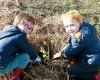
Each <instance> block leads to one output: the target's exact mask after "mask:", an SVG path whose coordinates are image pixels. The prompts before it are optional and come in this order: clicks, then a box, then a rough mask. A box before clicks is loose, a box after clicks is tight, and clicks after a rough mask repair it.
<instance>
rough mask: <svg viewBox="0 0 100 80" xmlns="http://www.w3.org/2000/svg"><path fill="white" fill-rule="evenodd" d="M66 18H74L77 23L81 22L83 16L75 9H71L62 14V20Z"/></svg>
mask: <svg viewBox="0 0 100 80" xmlns="http://www.w3.org/2000/svg"><path fill="white" fill-rule="evenodd" d="M66 18H71V19H73V20H76V21H77V22H79V23H83V18H82V16H81V14H80V13H79V12H78V11H77V10H71V11H69V12H67V13H65V14H63V15H62V20H64V19H66Z"/></svg>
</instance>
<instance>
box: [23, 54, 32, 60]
mask: <svg viewBox="0 0 100 80" xmlns="http://www.w3.org/2000/svg"><path fill="white" fill-rule="evenodd" d="M22 54H23V55H22V59H23V60H24V61H26V62H29V61H30V56H29V55H28V54H27V53H22Z"/></svg>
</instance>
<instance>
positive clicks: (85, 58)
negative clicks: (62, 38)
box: [53, 10, 100, 80]
mask: <svg viewBox="0 0 100 80" xmlns="http://www.w3.org/2000/svg"><path fill="white" fill-rule="evenodd" d="M62 21H63V24H64V26H65V29H66V31H67V32H68V33H69V34H70V40H69V43H68V45H66V46H65V47H64V48H63V49H62V50H61V51H60V52H58V53H56V54H55V55H54V56H53V58H58V57H60V56H61V53H62V52H63V53H64V57H65V58H67V59H68V60H74V61H75V62H74V63H73V64H72V65H71V66H70V67H69V68H68V72H69V75H71V76H75V77H77V78H81V79H80V80H82V79H83V80H85V79H86V80H93V79H95V74H96V73H97V72H98V70H99V69H100V40H99V38H98V36H97V32H96V29H95V27H93V26H92V25H91V24H89V23H87V22H84V21H83V19H82V16H81V15H80V13H79V12H78V11H77V10H72V11H69V12H67V13H66V14H63V15H62ZM77 80H78V79H77Z"/></svg>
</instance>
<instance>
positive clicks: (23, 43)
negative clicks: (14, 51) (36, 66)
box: [16, 35, 38, 60]
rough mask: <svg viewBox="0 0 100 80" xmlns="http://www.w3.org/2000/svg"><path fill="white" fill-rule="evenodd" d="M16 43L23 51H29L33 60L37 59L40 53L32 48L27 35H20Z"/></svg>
mask: <svg viewBox="0 0 100 80" xmlns="http://www.w3.org/2000/svg"><path fill="white" fill-rule="evenodd" d="M16 45H17V47H18V48H20V49H21V50H22V52H25V53H28V54H29V55H30V58H31V59H32V60H35V59H36V58H37V57H38V55H37V53H36V51H35V49H34V48H32V46H31V44H30V43H29V42H28V40H27V38H26V36H23V35H20V36H18V38H17V40H16Z"/></svg>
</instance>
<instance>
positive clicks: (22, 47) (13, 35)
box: [0, 25, 37, 69]
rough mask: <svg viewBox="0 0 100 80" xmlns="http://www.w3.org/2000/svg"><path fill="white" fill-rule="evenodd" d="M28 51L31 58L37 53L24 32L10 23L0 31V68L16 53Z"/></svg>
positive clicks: (35, 56) (34, 57)
mask: <svg viewBox="0 0 100 80" xmlns="http://www.w3.org/2000/svg"><path fill="white" fill-rule="evenodd" d="M23 52H25V53H28V54H29V55H30V58H31V59H33V60H34V59H36V58H37V54H36V52H35V50H34V49H33V48H32V46H31V45H30V44H29V42H28V40H27V39H26V34H25V33H23V32H22V31H21V30H20V29H19V28H18V27H16V26H14V25H11V26H7V27H5V28H4V29H3V30H2V31H0V69H2V68H4V67H6V66H7V65H8V64H9V63H10V62H11V61H12V60H13V59H14V58H15V56H16V54H17V53H18V54H19V53H23Z"/></svg>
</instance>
